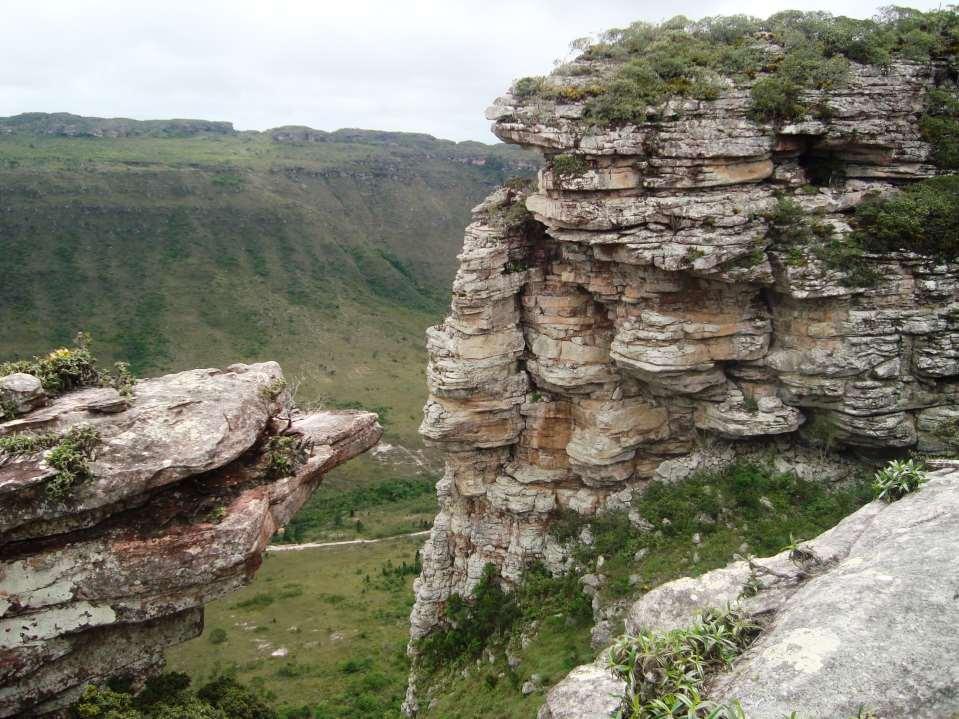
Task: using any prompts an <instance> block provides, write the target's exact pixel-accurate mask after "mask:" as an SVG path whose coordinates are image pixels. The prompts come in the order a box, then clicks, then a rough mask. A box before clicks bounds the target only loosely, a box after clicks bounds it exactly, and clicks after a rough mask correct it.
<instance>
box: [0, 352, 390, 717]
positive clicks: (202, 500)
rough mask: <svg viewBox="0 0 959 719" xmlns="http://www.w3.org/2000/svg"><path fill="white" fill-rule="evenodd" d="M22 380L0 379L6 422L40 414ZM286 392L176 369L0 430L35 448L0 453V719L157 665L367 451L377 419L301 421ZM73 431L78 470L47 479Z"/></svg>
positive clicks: (59, 401)
mask: <svg viewBox="0 0 959 719" xmlns="http://www.w3.org/2000/svg"><path fill="white" fill-rule="evenodd" d="M29 377H30V376H29V375H23V374H21V375H14V378H15V379H14V380H11V381H7V379H9V378H5V380H4V381H3V384H2V388H3V389H4V392H6V393H7V394H6V396H5V399H7V398H8V397H13V396H17V397H19V401H20V409H21V410H30V405H35V404H41V405H42V404H43V397H42V390H40V388H39V382H38V381H36V380H35V379H34V382H35V384H36V385H37V386H33V385H31V384H30V382H29V380H28V379H27V378H29ZM285 387H286V385H285V383H284V382H283V376H282V373H281V371H280V367H279V366H278V365H277V364H276V363H272V362H271V363H264V364H256V365H232V366H230V367H228V368H227V369H225V370H216V369H200V370H192V371H188V372H181V373H179V374H172V375H167V376H163V377H157V378H155V379H148V380H141V381H139V382H137V383H136V385H135V386H134V387H133V388H132V395H130V396H123V395H121V394H120V393H118V391H117V390H116V389H113V388H110V387H93V388H87V389H80V390H76V391H73V392H69V393H67V394H63V395H61V396H59V397H57V398H56V399H54V400H53V401H51V402H50V403H49V404H47V405H46V406H40V407H38V408H34V409H32V410H30V411H27V413H26V414H23V415H22V416H19V417H17V418H16V419H12V420H10V421H7V422H4V423H2V424H0V440H3V439H7V440H10V439H11V438H20V439H21V440H23V441H24V442H25V443H26V442H30V443H33V445H32V446H23V447H20V448H19V449H14V450H10V447H7V449H8V450H9V451H7V452H0V498H2V499H0V717H8V716H36V715H41V714H45V713H48V712H52V711H55V710H57V709H59V708H61V707H63V706H64V705H66V704H67V703H69V702H70V701H72V700H73V699H74V698H75V697H76V695H77V693H78V692H79V691H80V689H81V688H82V687H83V685H85V684H87V683H91V682H98V681H103V680H105V679H107V678H110V677H113V676H132V677H134V678H138V677H141V676H143V675H145V674H148V673H150V672H152V671H155V670H156V669H157V668H159V667H160V666H162V663H163V649H164V648H165V647H167V646H169V645H171V644H175V643H178V642H182V641H186V640H187V639H190V638H192V637H194V636H196V635H198V634H199V633H200V631H201V630H202V626H203V605H204V604H206V603H207V602H209V601H211V600H213V599H215V598H217V597H219V596H222V595H224V594H226V593H229V592H231V591H233V590H234V589H236V588H237V587H239V586H241V585H243V584H245V583H246V582H248V581H249V580H250V579H251V578H252V577H253V574H254V573H255V572H256V570H257V568H258V567H259V565H260V560H261V557H262V554H263V552H264V551H265V548H266V545H267V544H268V542H269V541H270V538H271V537H272V536H273V534H274V533H275V532H276V531H277V529H279V528H280V527H282V526H283V525H284V524H285V523H286V521H287V520H289V518H290V517H291V516H292V515H293V514H294V513H295V512H296V511H297V509H299V508H300V506H301V505H302V504H303V502H304V501H306V499H308V498H309V496H310V494H311V493H312V491H313V490H314V489H315V488H316V486H317V485H318V484H319V482H320V480H321V478H322V476H323V474H324V473H326V472H327V471H329V470H330V469H332V468H333V467H335V466H336V465H338V464H340V463H341V462H344V461H346V460H347V459H349V458H351V457H353V456H355V455H357V454H360V453H361V452H364V451H365V450H367V449H369V448H370V447H372V446H373V445H374V444H376V442H377V441H378V439H379V437H380V435H381V433H382V430H381V428H380V426H379V424H378V423H377V417H376V415H375V414H371V413H366V412H319V413H311V414H302V413H299V412H297V411H295V410H293V409H292V408H291V400H290V396H289V393H288V392H287V390H286V389H285ZM15 391H16V392H17V393H18V394H17V395H14V394H13V393H14V392H15ZM81 432H82V433H83V436H85V437H86V438H87V441H88V447H87V449H88V455H89V464H88V466H86V467H84V471H83V472H82V473H80V472H79V470H78V469H77V467H76V466H75V465H73V466H72V468H73V469H74V470H75V471H74V474H75V475H76V476H75V478H74V480H73V481H72V483H68V484H67V485H66V486H63V485H62V484H59V485H58V484H57V481H58V479H60V480H62V478H63V476H64V471H65V469H64V467H63V466H62V465H60V464H58V461H57V460H56V459H54V453H56V452H58V451H59V450H61V449H62V447H63V444H62V442H63V440H62V438H64V437H66V438H70V437H74V436H79V433H81ZM57 442H60V444H57ZM11 446H12V445H11ZM44 448H46V451H44ZM52 487H58V490H57V492H51V488H52Z"/></svg>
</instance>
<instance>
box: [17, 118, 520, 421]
mask: <svg viewBox="0 0 959 719" xmlns="http://www.w3.org/2000/svg"><path fill="white" fill-rule="evenodd" d="M531 158H532V156H531V155H530V154H528V153H523V152H521V151H518V150H516V149H513V148H509V147H506V146H502V145H501V146H489V145H483V144H480V143H453V142H449V141H443V140H437V139H435V138H432V137H430V136H428V135H415V134H404V133H387V132H373V131H363V130H340V131H337V132H334V133H325V132H321V131H317V130H310V129H309V128H292V127H291V128H279V129H277V130H273V131H267V132H265V133H256V132H242V133H241V132H236V131H234V130H233V129H232V127H231V126H230V125H229V123H210V122H204V121H188V120H177V121H169V122H164V121H153V122H137V121H132V120H101V119H98V118H81V117H77V116H71V115H63V114H60V115H43V114H38V113H32V114H29V115H21V116H17V117H15V118H4V119H0V256H2V257H4V258H5V262H4V272H3V282H2V283H0V328H2V330H0V356H2V357H5V358H16V357H23V356H29V355H32V354H35V353H38V352H42V351H44V350H46V349H47V348H49V347H51V346H55V345H60V344H64V343H67V342H68V341H69V340H70V339H71V338H72V336H73V335H74V333H75V332H76V331H77V330H79V329H85V330H86V331H88V332H90V333H92V334H93V336H94V338H95V341H96V343H97V351H98V354H100V356H101V357H103V358H104V359H114V358H115V359H127V360H129V361H130V362H131V363H132V364H133V367H134V369H135V370H136V371H137V372H139V373H148V374H156V373H158V372H161V371H167V370H175V369H181V368H184V367H188V366H190V367H192V366H215V365H223V364H229V363H230V362H235V361H256V360H261V359H277V360H279V361H282V362H283V363H284V365H285V366H286V367H288V368H289V369H288V371H289V374H290V376H292V377H300V378H302V380H303V381H302V384H301V388H300V395H299V398H300V399H301V400H305V401H317V400H325V401H326V402H327V403H328V404H334V405H337V404H340V405H342V404H345V403H347V402H352V403H362V404H365V405H368V406H380V407H382V408H386V410H387V411H386V418H385V419H386V421H387V423H388V427H389V429H390V430H392V431H393V432H394V433H395V435H396V436H400V437H404V438H407V439H409V438H411V437H412V434H413V433H412V428H413V426H414V425H415V422H416V419H415V418H416V416H417V414H418V412H419V409H420V407H421V405H422V400H423V396H424V394H425V393H424V392H423V390H422V389H421V386H422V380H421V378H420V376H419V369H418V368H419V367H420V366H421V363H422V361H423V359H424V355H423V352H422V349H421V346H422V331H423V329H424V328H425V327H426V326H428V325H429V324H430V323H431V322H432V321H434V320H435V318H436V317H437V316H439V315H440V313H441V311H442V308H443V305H444V304H445V301H446V297H447V289H446V288H447V287H448V286H449V283H450V279H451V277H452V273H453V270H454V265H455V256H456V253H457V251H458V250H459V241H458V237H457V236H458V234H459V232H460V229H459V228H461V227H462V226H463V224H465V222H466V221H467V220H468V217H469V209H470V207H472V206H473V205H474V204H476V202H477V201H479V199H481V198H482V197H483V196H484V195H485V194H486V193H487V192H488V191H489V189H490V188H491V187H493V186H495V185H496V184H498V183H500V182H502V181H503V180H504V179H505V178H506V177H508V176H511V175H515V174H524V173H525V174H529V173H530V172H531V171H532V170H533V169H534V168H535V164H534V160H533V159H531ZM337 368H338V369H337Z"/></svg>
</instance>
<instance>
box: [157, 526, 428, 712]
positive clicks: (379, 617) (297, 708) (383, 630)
mask: <svg viewBox="0 0 959 719" xmlns="http://www.w3.org/2000/svg"><path fill="white" fill-rule="evenodd" d="M421 544H422V538H421V537H412V538H410V537H402V538H397V539H393V540H390V541H384V542H380V543H376V544H363V545H348V546H342V545H341V546H334V547H328V548H326V549H316V550H313V551H308V552H280V553H272V554H267V555H266V556H265V559H264V563H263V567H262V568H261V569H260V572H259V573H258V574H257V576H256V579H255V580H254V581H253V583H252V584H251V585H250V586H248V587H246V588H244V589H243V590H242V591H240V592H237V593H236V594H233V595H231V596H228V597H225V598H224V599H221V600H220V601H218V602H214V603H213V604H210V605H209V606H208V607H207V609H206V628H205V630H204V633H203V635H202V636H200V637H198V638H196V639H194V640H193V641H190V642H187V643H186V644H182V645H180V646H178V647H174V648H172V649H170V650H169V651H168V652H167V661H168V668H169V669H170V670H173V671H182V672H185V673H187V674H189V675H190V676H191V677H192V678H193V680H194V682H195V683H197V682H202V681H206V680H208V679H210V678H212V677H214V676H217V675H219V674H221V673H230V674H235V675H236V676H237V678H239V679H241V680H242V681H244V682H248V683H249V684H251V685H253V686H256V687H259V688H261V689H263V690H264V691H266V692H267V694H268V696H270V697H271V699H272V701H273V702H274V703H275V705H276V706H277V707H278V708H279V709H280V713H281V716H284V717H289V718H291V719H292V718H293V717H297V718H304V719H305V718H306V717H310V718H311V719H312V718H313V717H316V718H317V719H333V718H334V717H336V718H337V719H339V718H340V717H351V718H355V719H364V718H366V717H370V718H371V719H372V718H373V717H375V718H376V719H385V718H391V717H399V716H400V714H399V707H400V703H401V701H402V698H403V693H404V690H405V688H406V679H407V671H408V665H407V662H406V656H405V650H406V642H407V637H408V632H409V622H408V620H409V611H410V607H411V606H412V603H413V590H412V582H413V576H414V572H415V571H416V569H417V568H418V563H417V562H416V560H415V555H416V551H417V550H418V549H419V546H420V545H421Z"/></svg>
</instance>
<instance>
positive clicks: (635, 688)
mask: <svg viewBox="0 0 959 719" xmlns="http://www.w3.org/2000/svg"><path fill="white" fill-rule="evenodd" d="M758 635H759V626H758V625H757V624H755V623H754V622H752V621H751V620H749V619H747V618H746V617H745V616H743V615H740V614H737V613H736V612H734V611H725V612H723V611H717V610H712V611H707V612H704V613H703V614H702V615H701V616H700V617H699V619H698V620H697V621H696V622H695V623H694V624H693V625H692V626H690V627H688V628H686V629H677V630H674V631H671V632H665V633H663V632H642V633H640V634H639V635H638V636H635V637H631V636H626V637H623V638H621V639H620V640H619V641H617V642H616V643H615V644H614V645H613V647H612V649H611V650H610V653H609V663H610V668H611V669H612V670H613V671H614V672H615V673H616V674H618V675H619V676H620V677H622V678H623V679H624V680H625V681H626V697H625V708H624V712H623V716H625V717H630V718H631V719H654V718H657V719H658V718H659V717H673V716H677V713H676V712H678V711H679V712H682V713H681V714H679V716H703V715H704V711H703V710H705V711H709V710H711V709H713V708H714V705H712V704H711V703H709V702H705V701H704V700H703V698H702V691H703V688H704V685H705V683H706V680H707V679H708V678H709V677H710V676H711V675H713V674H716V673H719V672H721V671H723V670H725V669H728V668H729V667H730V666H731V664H732V660H733V659H735V658H736V657H737V656H738V655H739V654H741V653H742V651H743V650H744V649H745V648H746V647H748V646H749V645H750V644H751V643H752V642H753V640H755V638H756V637H757V636H758ZM687 712H688V713H687ZM714 716H715V715H714Z"/></svg>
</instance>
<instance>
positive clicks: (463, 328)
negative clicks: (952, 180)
mask: <svg viewBox="0 0 959 719" xmlns="http://www.w3.org/2000/svg"><path fill="white" fill-rule="evenodd" d="M766 50H767V51H768V52H772V53H774V54H775V53H776V52H779V51H781V48H775V47H771V48H770V47H767V48H766ZM940 70H941V68H937V65H936V64H935V63H916V62H908V61H903V60H895V61H893V62H891V63H890V64H888V65H886V66H884V67H879V66H873V65H867V64H859V63H856V62H852V63H850V66H849V76H848V79H847V81H846V82H845V83H844V84H843V85H842V86H841V87H836V88H833V89H830V90H829V91H816V90H810V91H808V92H807V93H806V94H807V98H808V100H809V102H810V103H811V104H815V105H817V106H819V107H821V108H825V110H823V111H821V112H818V113H816V116H813V115H811V114H806V115H805V116H803V117H801V118H798V119H796V120H795V121H786V122H775V123H773V122H765V121H757V120H755V119H754V117H755V115H752V114H751V113H750V103H751V93H750V88H751V86H752V85H754V83H755V80H747V81H733V80H729V79H726V80H725V81H724V82H723V84H722V87H721V89H720V90H719V91H718V92H717V94H716V96H715V97H714V98H712V99H708V100H696V99H691V98H689V97H674V98H672V99H669V100H668V101H666V102H664V103H662V104H661V105H660V106H657V107H655V108H653V107H650V108H648V110H649V111H648V114H647V117H646V119H645V121H642V122H640V121H636V122H628V123H616V124H612V125H610V124H604V123H596V122H595V121H592V120H590V119H589V118H588V117H586V116H585V115H586V114H587V109H588V101H587V100H584V99H583V98H588V97H589V95H590V92H591V90H590V85H591V83H593V84H595V82H596V81H597V80H596V78H598V77H599V78H609V77H610V75H611V74H612V73H614V72H615V66H614V63H612V62H611V61H608V60H604V59H601V58H600V59H590V58H589V57H588V56H587V55H584V56H583V57H582V58H581V59H579V60H577V61H575V62H573V63H571V64H569V65H565V66H562V67H561V68H559V69H558V70H557V71H556V72H554V74H553V75H551V76H550V77H548V78H547V79H546V82H547V83H548V84H549V85H550V86H551V87H553V88H559V89H558V90H557V91H555V92H553V93H551V94H550V93H540V94H536V93H531V92H529V91H528V87H524V84H525V85H529V84H530V83H528V82H526V81H520V82H519V83H517V84H516V85H514V87H513V88H512V90H511V91H510V92H509V93H508V94H506V95H504V96H503V97H501V98H499V99H497V100H496V101H495V103H494V104H493V106H492V107H491V108H490V109H489V110H488V112H487V116H488V118H489V119H490V120H493V121H494V124H493V132H494V133H495V134H496V135H497V136H498V137H500V138H501V139H503V140H505V141H507V142H512V143H516V144H520V145H523V146H526V147H533V148H537V149H539V150H541V151H542V152H543V154H544V155H545V158H546V165H545V167H544V169H543V170H542V171H541V172H540V174H539V178H538V183H537V185H536V186H535V187H533V188H525V187H522V186H520V185H516V186H514V187H504V188H501V189H500V190H498V191H497V192H495V193H494V194H492V195H491V196H490V197H489V198H488V199H487V200H486V201H485V202H484V203H483V204H481V205H479V206H478V207H476V208H475V210H474V214H473V223H472V224H471V225H470V226H469V227H468V228H467V229H466V234H465V239H464V245H463V251H462V254H461V255H460V267H459V271H458V273H457V276H456V279H455V282H454V285H453V299H452V306H451V311H450V314H449V316H448V317H447V318H446V320H445V321H444V323H443V324H441V325H439V326H437V327H434V328H431V329H430V330H429V331H428V333H427V345H428V350H429V356H430V360H429V366H428V370H427V377H428V385H429V392H430V397H429V400H428V402H427V405H426V407H425V409H424V421H423V424H422V427H421V432H422V434H423V435H424V437H426V439H427V440H428V441H429V442H431V443H434V444H436V445H438V446H441V447H443V448H444V449H445V451H446V473H445V475H444V477H443V479H442V481H440V482H439V484H438V486H437V494H438V497H439V505H440V506H439V514H438V515H437V517H436V521H435V524H434V527H433V530H432V534H431V536H430V539H429V540H428V542H427V544H426V547H425V549H424V552H423V572H422V575H421V576H420V578H419V579H418V580H417V583H416V604H415V606H414V609H413V612H412V617H411V624H412V638H413V640H414V642H415V640H417V639H419V638H421V637H423V636H425V635H426V634H428V633H429V632H430V631H431V630H432V629H433V628H434V627H435V626H436V625H437V624H438V623H439V622H441V621H442V615H443V606H444V602H445V601H446V599H447V598H448V597H449V596H450V595H451V594H453V593H460V594H464V595H466V594H469V593H470V591H471V589H472V588H473V587H474V586H475V585H476V583H477V582H478V581H479V580H480V577H481V575H482V572H483V568H484V566H485V565H487V564H490V563H491V564H493V565H495V566H496V567H497V568H498V570H499V573H500V575H501V577H502V579H503V580H504V581H505V582H506V583H507V584H509V583H511V582H516V581H518V580H519V579H520V577H521V574H522V571H523V568H524V567H525V566H527V565H528V564H529V563H530V562H531V561H533V560H544V561H546V563H547V564H548V565H550V566H553V567H557V566H559V565H560V563H561V562H562V560H563V554H562V548H561V547H559V546H558V545H557V544H556V543H555V542H554V541H553V540H552V539H551V537H550V536H549V534H548V532H547V530H548V527H549V525H550V522H551V521H552V520H553V518H554V517H556V515H557V512H559V511H560V510H573V511H575V512H578V513H581V514H585V515H589V514H592V513H595V512H598V511H603V510H604V509H607V508H614V507H622V506H625V504H626V503H627V502H628V500H629V498H630V496H631V495H632V493H634V492H636V491H642V488H643V487H644V486H645V485H646V484H647V483H648V482H650V481H651V480H653V479H656V478H659V479H666V480H675V479H679V478H681V477H683V476H686V475H688V474H689V473H691V472H692V471H695V470H696V469H697V468H699V467H702V466H704V465H706V464H709V463H712V464H716V463H722V462H728V461H731V459H732V458H733V457H735V456H737V455H739V454H743V453H748V452H750V451H753V450H754V449H756V448H757V447H760V446H767V447H768V446H772V447H774V448H775V450H776V453H777V455H778V460H777V461H778V462H779V463H780V464H781V465H782V467H783V468H790V469H795V470H796V471H797V472H799V473H801V474H803V473H804V474H806V475H814V476H820V477H822V476H830V475H831V473H833V474H834V472H833V470H834V469H835V467H833V466H832V465H831V460H830V457H829V454H830V452H829V450H831V449H835V448H846V449H853V450H856V451H858V452H859V453H860V456H862V457H864V458H866V459H869V458H878V457H879V456H881V455H882V453H885V452H889V451H903V450H907V449H910V448H916V447H918V448H919V449H921V450H927V451H941V450H942V446H943V441H944V440H943V437H944V436H948V435H949V432H948V431H947V429H948V426H950V425H949V423H950V422H951V421H952V418H953V417H956V416H959V398H957V397H956V389H955V388H956V384H955V377H956V375H957V374H959V364H957V362H956V359H955V350H954V345H955V344H956V342H957V341H959V317H957V315H956V313H955V308H956V306H957V305H956V304H955V303H956V301H957V299H959V297H957V280H959V266H957V265H955V264H950V263H946V262H943V261H940V260H937V259H933V258H930V257H927V256H920V255H917V254H911V253H907V252H895V253H885V254H869V253H868V252H867V253H863V254H861V255H857V256H856V259H855V262H852V261H845V260H841V259H840V260H838V261H837V259H836V258H835V257H831V256H829V254H828V253H823V252H821V251H817V249H816V244H815V243H816V240H815V239H814V238H813V239H810V240H809V241H807V242H801V243H795V242H791V241H787V238H786V237H785V234H786V233H784V232H783V231H782V220H781V219H777V217H778V215H779V214H781V213H782V211H783V207H784V206H785V207H786V208H787V209H789V210H790V211H791V212H792V213H793V214H794V215H795V216H794V217H792V218H791V219H790V221H789V223H788V224H791V225H792V229H795V228H796V227H797V226H798V227H802V226H804V223H808V224H809V226H814V227H815V232H813V233H811V234H810V237H811V238H812V236H813V235H815V234H816V233H818V234H819V235H821V236H822V237H829V238H830V242H835V243H838V244H839V245H840V246H841V245H842V244H843V242H844V240H845V238H847V236H848V235H849V233H850V229H851V228H850V213H851V212H852V211H853V210H855V208H856V207H857V206H858V205H860V204H861V203H863V202H864V201H865V200H866V199H867V198H870V197H873V196H876V195H880V196H882V195H888V194H890V193H895V192H896V191H897V190H898V188H901V187H902V186H903V185H906V184H909V183H911V182H914V181H917V180H921V179H923V178H927V177H931V176H933V175H936V174H937V173H938V170H937V167H936V166H935V164H934V163H933V160H932V156H933V148H932V147H931V146H930V145H929V144H928V143H927V142H926V141H925V140H924V139H923V136H922V134H921V132H920V127H919V119H920V116H921V115H922V113H923V111H924V108H925V107H926V104H927V94H928V92H929V90H930V88H932V87H933V86H934V85H935V84H936V83H937V82H939V81H940V79H941V78H940V77H939V75H941V72H940ZM527 80H529V79H527ZM824 168H826V169H824ZM863 277H865V278H868V279H867V280H865V281H864V280H863ZM811 446H812V447H818V449H817V450H816V451H815V452H810V451H808V449H807V448H808V447H811ZM584 671H585V670H584ZM587 673H588V672H587ZM416 704H417V697H416V691H415V677H414V681H413V683H412V684H411V690H410V692H409V694H408V697H407V705H406V708H407V711H409V712H415V711H416V708H417V707H416Z"/></svg>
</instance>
